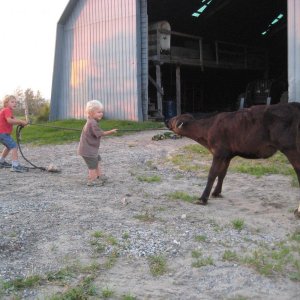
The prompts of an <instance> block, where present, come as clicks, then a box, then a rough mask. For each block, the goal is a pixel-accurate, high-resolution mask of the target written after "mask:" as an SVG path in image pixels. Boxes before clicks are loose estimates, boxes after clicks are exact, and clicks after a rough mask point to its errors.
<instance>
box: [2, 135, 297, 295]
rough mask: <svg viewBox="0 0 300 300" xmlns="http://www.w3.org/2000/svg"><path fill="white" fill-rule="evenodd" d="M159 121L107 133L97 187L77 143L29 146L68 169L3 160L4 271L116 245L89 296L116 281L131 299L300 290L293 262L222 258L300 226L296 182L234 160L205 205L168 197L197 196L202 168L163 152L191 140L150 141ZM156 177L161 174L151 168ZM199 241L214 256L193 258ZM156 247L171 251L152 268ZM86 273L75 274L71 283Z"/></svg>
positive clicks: (49, 268)
mask: <svg viewBox="0 0 300 300" xmlns="http://www.w3.org/2000/svg"><path fill="white" fill-rule="evenodd" d="M158 133H159V132H157V131H153V132H152V131H151V132H150V131H147V132H142V133H137V134H134V135H130V136H123V137H113V138H106V139H104V140H103V141H102V144H101V156H102V166H103V170H104V172H105V174H106V175H107V176H108V177H109V181H108V182H107V183H106V184H105V185H104V186H99V187H87V186H86V179H85V176H86V173H87V172H86V167H85V165H84V163H83V161H82V160H81V158H80V157H78V156H77V155H76V147H77V143H72V144H68V145H60V146H47V147H46V146H43V147H31V146H29V147H24V149H23V151H24V154H25V155H26V156H27V157H28V158H29V159H30V160H32V161H33V162H34V163H35V164H37V165H40V166H47V165H49V164H50V163H54V164H55V165H58V166H60V167H61V168H62V170H63V171H62V173H60V174H54V173H48V172H41V171H38V170H32V171H30V172H28V173H25V174H16V173H12V172H10V171H9V170H7V169H1V170H0V199H1V201H0V214H1V218H0V232H1V233H0V235H1V237H0V238H1V240H0V276H1V279H2V280H3V281H9V280H12V279H15V278H17V277H26V276H30V275H39V276H41V277H43V278H44V276H45V274H48V273H49V272H53V271H58V270H61V269H63V268H66V267H70V266H74V265H76V264H77V265H78V264H80V265H81V266H84V265H85V266H87V265H91V264H92V263H100V264H101V263H103V262H104V261H105V259H107V257H110V258H111V257H112V253H113V251H117V255H116V256H115V260H114V263H113V264H112V265H111V266H110V267H106V268H105V267H101V268H100V269H99V270H98V271H97V272H96V273H94V275H95V276H94V278H93V283H94V285H95V287H96V289H97V291H98V296H91V297H90V298H91V299H98V298H99V297H100V296H99V294H100V295H101V290H102V289H104V288H108V289H110V290H112V291H113V296H112V297H111V298H112V299H123V298H122V295H126V294H127V295H128V294H130V295H133V296H135V297H136V299H299V297H300V285H299V282H297V281H293V280H291V279H290V278H289V276H288V275H289V274H282V273H280V272H279V273H274V274H275V275H274V274H273V276H264V275H262V274H260V273H259V272H258V271H257V270H255V268H254V267H253V266H249V265H247V264H243V263H238V262H236V261H230V260H224V258H223V256H224V252H225V251H226V250H230V251H234V252H236V253H238V254H243V253H245V252H251V251H252V250H253V251H254V250H255V249H256V248H259V247H261V245H264V247H265V246H266V247H269V248H270V249H272V247H273V248H274V247H275V245H276V244H277V243H279V242H280V241H285V240H286V239H287V237H288V235H290V234H292V233H294V232H296V231H297V230H299V220H297V219H295V218H294V215H293V209H295V208H296V207H298V201H299V190H298V189H297V188H293V187H291V183H290V182H291V179H290V178H289V177H285V176H279V175H270V176H265V177H263V178H260V179H257V178H255V177H252V176H248V175H243V174H236V173H232V172H230V171H229V173H228V175H227V177H226V178H225V182H224V187H223V193H222V194H223V198H216V199H214V198H211V199H210V200H209V202H208V205H207V206H205V207H203V206H196V205H194V204H191V203H188V202H184V201H180V200H172V199H170V194H172V193H174V192H176V191H178V192H185V193H187V194H189V195H191V196H199V195H200V193H201V192H202V190H203V188H204V186H205V183H206V174H207V173H206V171H203V170H202V171H201V170H199V171H201V172H183V171H180V170H178V169H177V168H176V167H175V166H174V165H172V164H171V163H170V162H168V160H167V158H168V157H169V156H170V155H172V154H174V153H176V152H177V151H179V149H180V148H182V147H183V146H185V145H189V144H194V142H193V141H191V140H189V139H186V138H182V139H177V140H171V139H166V140H160V141H153V140H152V139H151V137H153V136H154V135H155V134H158ZM203 174H205V176H203ZM154 177H155V178H158V179H159V180H154V181H153V182H151V180H148V181H147V180H145V178H148V179H151V178H154ZM149 181H150V182H149ZM235 219H240V220H243V221H244V224H245V225H244V227H243V228H242V229H241V230H237V229H235V228H234V227H233V226H232V221H233V220H235ZM97 233H98V234H99V237H97ZM197 237H198V239H197ZM201 237H203V240H201ZM97 238H98V239H97ZM97 247H98V248H97ZM116 249H117V250H116ZM193 253H201V257H202V258H210V259H211V262H212V264H206V265H204V266H202V267H199V266H198V267H195V266H193V263H194V262H195V257H193ZM199 255H200V254H199ZM150 256H163V257H164V258H165V259H166V268H167V271H166V272H165V273H164V274H163V275H161V276H153V275H152V274H151V272H150V270H149V260H148V258H149V257H150ZM106 261H107V260H106ZM82 273H83V272H77V273H76V275H74V276H73V277H72V279H71V282H70V280H69V281H68V285H69V286H70V285H72V284H73V285H76V284H77V283H78V281H80V278H81V277H82V276H83V274H82ZM66 286H67V284H62V283H60V284H57V283H53V282H49V281H47V282H43V284H40V285H38V286H36V287H34V288H26V289H24V290H21V291H19V292H17V293H18V294H19V295H20V296H21V298H23V299H47V297H48V298H49V297H50V296H51V295H53V294H55V293H56V292H63V291H65V290H66ZM11 295H12V294H9V295H8V294H3V295H2V296H3V297H4V298H6V299H12V298H11V297H12V296H11ZM239 297H240V298H239Z"/></svg>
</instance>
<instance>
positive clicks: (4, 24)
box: [0, 0, 69, 99]
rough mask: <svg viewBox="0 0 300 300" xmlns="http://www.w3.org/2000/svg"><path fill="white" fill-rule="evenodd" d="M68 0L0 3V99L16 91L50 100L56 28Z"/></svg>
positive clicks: (0, 1)
mask: <svg viewBox="0 0 300 300" xmlns="http://www.w3.org/2000/svg"><path fill="white" fill-rule="evenodd" d="M68 2H69V0H0V99H3V97H4V96H5V95H7V94H13V93H14V91H15V90H16V89H17V88H20V89H22V90H25V89H27V88H30V89H32V90H33V91H34V92H36V91H37V90H39V91H40V92H41V94H42V96H43V97H44V98H45V99H50V96H51V85H52V72H53V63H54V54H55V39H56V25H57V22H58V20H59V18H60V16H61V15H62V13H63V11H64V9H65V7H66V5H67V3H68Z"/></svg>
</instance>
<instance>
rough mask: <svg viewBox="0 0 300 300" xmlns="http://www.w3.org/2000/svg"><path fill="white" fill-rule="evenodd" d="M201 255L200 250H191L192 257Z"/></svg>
mask: <svg viewBox="0 0 300 300" xmlns="http://www.w3.org/2000/svg"><path fill="white" fill-rule="evenodd" d="M201 256H202V252H201V251H200V250H193V251H192V257H193V258H200V257H201Z"/></svg>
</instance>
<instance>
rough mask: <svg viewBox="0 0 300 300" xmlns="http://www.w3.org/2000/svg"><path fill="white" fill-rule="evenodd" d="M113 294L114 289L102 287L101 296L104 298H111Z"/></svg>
mask: <svg viewBox="0 0 300 300" xmlns="http://www.w3.org/2000/svg"><path fill="white" fill-rule="evenodd" d="M113 294H114V291H112V290H110V289H109V288H108V287H106V288H104V289H102V291H101V296H102V298H104V299H108V298H111V297H112V296H113Z"/></svg>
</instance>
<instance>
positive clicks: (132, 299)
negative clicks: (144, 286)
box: [121, 294, 137, 300]
mask: <svg viewBox="0 0 300 300" xmlns="http://www.w3.org/2000/svg"><path fill="white" fill-rule="evenodd" d="M121 299H122V300H136V299H137V298H136V297H135V296H132V295H131V294H126V295H122V298H121Z"/></svg>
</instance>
